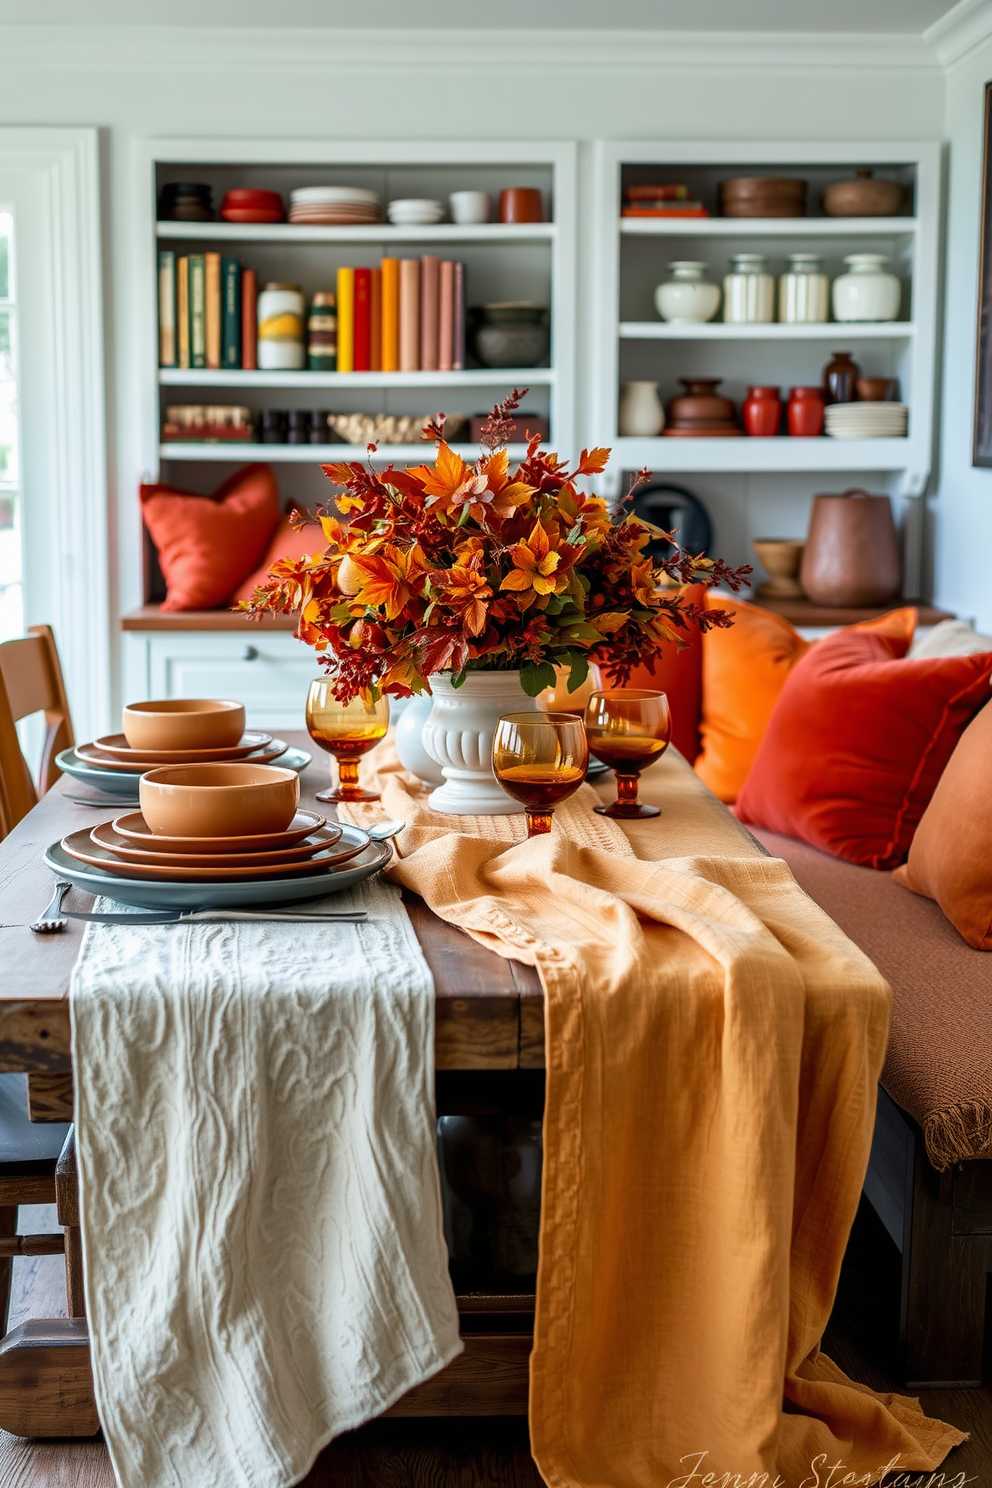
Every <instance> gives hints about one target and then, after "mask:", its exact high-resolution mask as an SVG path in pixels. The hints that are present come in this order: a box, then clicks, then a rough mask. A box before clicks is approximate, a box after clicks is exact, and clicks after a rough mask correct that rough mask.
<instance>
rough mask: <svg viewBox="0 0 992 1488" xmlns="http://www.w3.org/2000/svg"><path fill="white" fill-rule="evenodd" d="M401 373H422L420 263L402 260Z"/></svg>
mask: <svg viewBox="0 0 992 1488" xmlns="http://www.w3.org/2000/svg"><path fill="white" fill-rule="evenodd" d="M400 371H401V372H419V371H420V261H419V259H416V258H402V259H400Z"/></svg>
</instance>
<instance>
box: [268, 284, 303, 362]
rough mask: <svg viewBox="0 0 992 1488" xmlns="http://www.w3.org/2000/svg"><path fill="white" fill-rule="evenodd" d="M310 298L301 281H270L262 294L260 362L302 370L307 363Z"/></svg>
mask: <svg viewBox="0 0 992 1488" xmlns="http://www.w3.org/2000/svg"><path fill="white" fill-rule="evenodd" d="M305 313H306V302H305V301H304V298H303V291H302V289H301V288H300V286H299V285H298V284H266V285H265V287H264V288H263V289H262V292H261V294H260V295H259V297H258V365H259V367H260V368H262V369H263V370H265V371H279V370H282V371H291V372H298V371H300V370H301V369H302V368H304V367H305V366H306V364H307V350H306V341H305V339H304V335H303V321H304V316H305Z"/></svg>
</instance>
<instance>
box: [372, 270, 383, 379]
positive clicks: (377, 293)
mask: <svg viewBox="0 0 992 1488" xmlns="http://www.w3.org/2000/svg"><path fill="white" fill-rule="evenodd" d="M369 273H370V274H371V275H372V279H371V281H370V283H369V371H370V372H381V371H382V270H381V269H370V270H369Z"/></svg>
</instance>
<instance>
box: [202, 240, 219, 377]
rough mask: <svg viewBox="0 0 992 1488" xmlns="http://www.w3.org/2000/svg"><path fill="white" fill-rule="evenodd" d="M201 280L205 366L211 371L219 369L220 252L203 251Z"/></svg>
mask: <svg viewBox="0 0 992 1488" xmlns="http://www.w3.org/2000/svg"><path fill="white" fill-rule="evenodd" d="M203 282H204V291H203V298H204V314H203V319H204V325H205V333H204V342H205V345H206V355H207V366H208V367H210V368H211V370H212V371H214V372H217V371H219V370H220V342H221V297H220V254H219V253H205V254H204V255H203Z"/></svg>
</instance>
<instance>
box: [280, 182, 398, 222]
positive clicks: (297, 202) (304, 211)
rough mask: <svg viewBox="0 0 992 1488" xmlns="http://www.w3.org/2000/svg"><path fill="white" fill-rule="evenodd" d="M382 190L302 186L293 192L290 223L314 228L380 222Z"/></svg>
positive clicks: (291, 194) (353, 187) (290, 205)
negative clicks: (380, 195) (380, 191)
mask: <svg viewBox="0 0 992 1488" xmlns="http://www.w3.org/2000/svg"><path fill="white" fill-rule="evenodd" d="M379 207H380V197H379V193H378V191H363V190H361V189H360V188H359V187H358V186H300V187H298V188H297V189H296V190H295V191H291V192H290V193H289V220H290V222H297V223H301V224H304V225H307V226H310V227H343V226H355V225H361V224H363V223H373V222H378V221H379Z"/></svg>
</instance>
